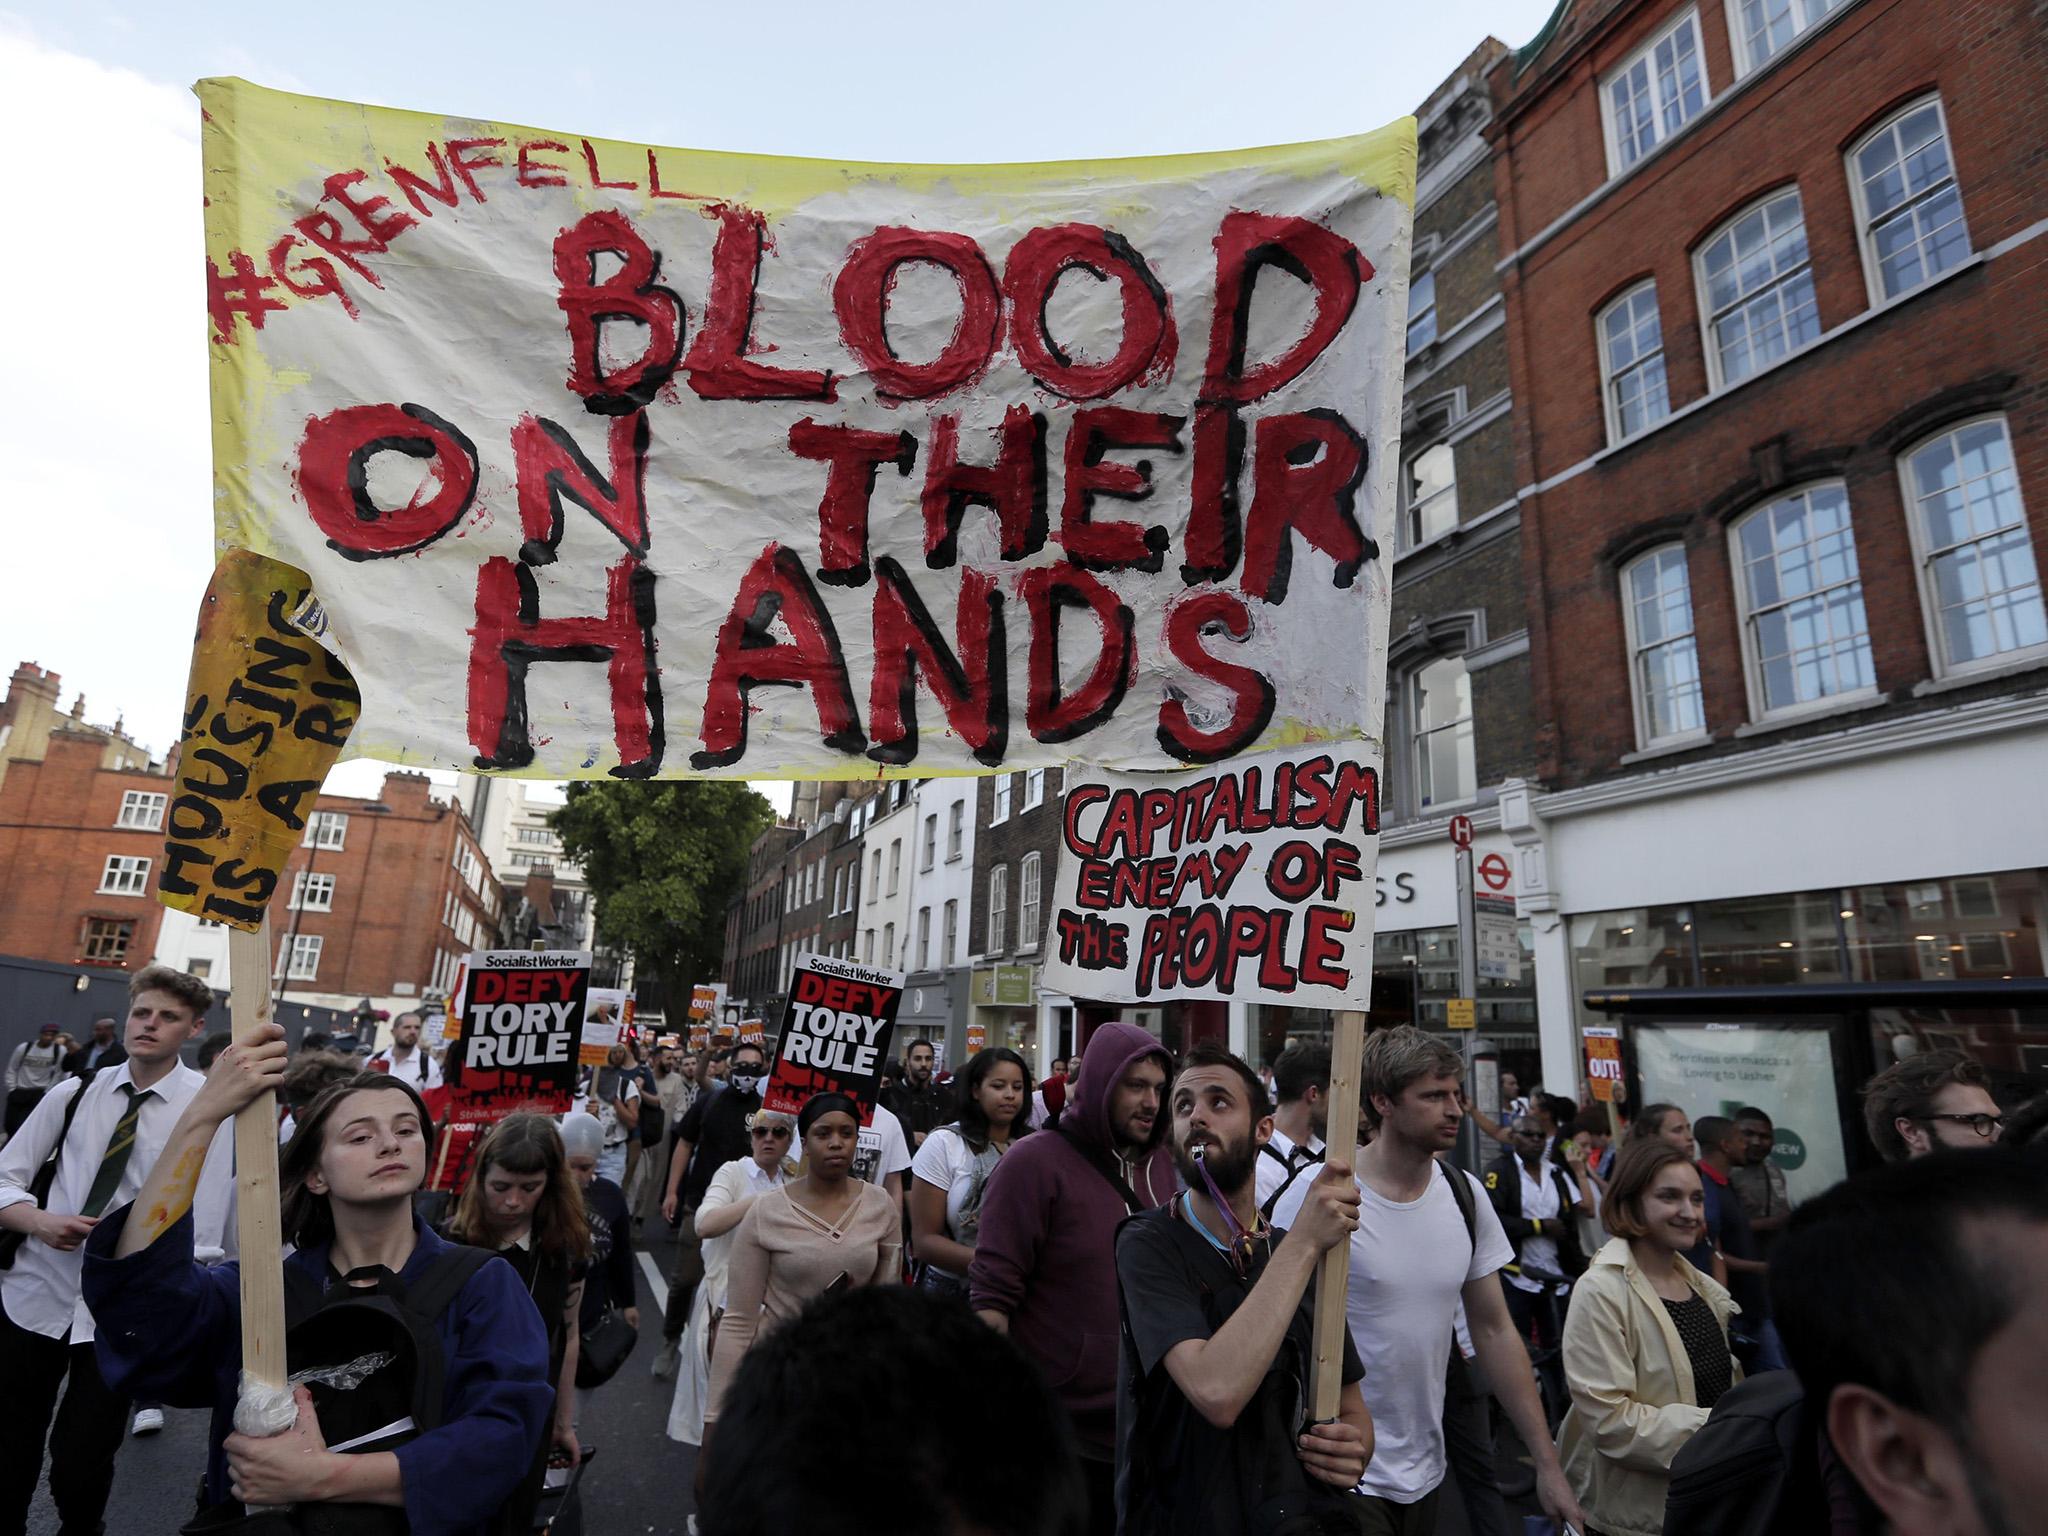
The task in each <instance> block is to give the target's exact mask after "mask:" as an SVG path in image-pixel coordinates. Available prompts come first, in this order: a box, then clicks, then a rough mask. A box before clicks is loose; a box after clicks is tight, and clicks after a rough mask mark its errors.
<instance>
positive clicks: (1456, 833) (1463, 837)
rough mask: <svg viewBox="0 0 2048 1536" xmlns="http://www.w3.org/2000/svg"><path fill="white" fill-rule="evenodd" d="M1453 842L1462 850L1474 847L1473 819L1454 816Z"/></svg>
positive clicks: (1452, 827) (1452, 819)
mask: <svg viewBox="0 0 2048 1536" xmlns="http://www.w3.org/2000/svg"><path fill="white" fill-rule="evenodd" d="M1451 841H1452V842H1453V843H1454V844H1456V845H1457V846H1458V847H1460V848H1470V847H1471V846H1472V818H1471V817H1470V816H1453V817H1452V818H1451Z"/></svg>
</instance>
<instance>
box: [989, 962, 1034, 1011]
mask: <svg viewBox="0 0 2048 1536" xmlns="http://www.w3.org/2000/svg"><path fill="white" fill-rule="evenodd" d="M974 1001H975V1003H976V1004H977V1005H978V1006H980V1007H983V1008H1029V1007H1031V1006H1033V1005H1034V1004H1035V1003H1037V1001H1038V967H1036V966H1033V965H998V966H992V967H990V968H989V969H987V970H982V971H976V972H975V973H974Z"/></svg>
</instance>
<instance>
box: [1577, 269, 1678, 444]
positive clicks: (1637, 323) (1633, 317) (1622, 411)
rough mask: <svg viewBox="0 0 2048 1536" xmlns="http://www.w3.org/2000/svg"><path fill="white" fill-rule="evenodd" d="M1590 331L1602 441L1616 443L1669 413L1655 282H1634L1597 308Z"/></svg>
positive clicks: (1662, 327) (1661, 323)
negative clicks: (1596, 353) (1596, 344)
mask: <svg viewBox="0 0 2048 1536" xmlns="http://www.w3.org/2000/svg"><path fill="white" fill-rule="evenodd" d="M1594 330H1595V332H1596V333H1597V334H1598V336H1599V340H1600V377H1601V380H1602V383H1603V387H1604V391H1605V395H1606V409H1607V440H1608V441H1609V442H1610V443H1618V442H1620V441H1621V440H1622V439H1623V438H1628V437H1634V436H1635V435H1636V434H1637V433H1638V432H1640V431H1642V430H1643V428H1645V427H1648V426H1654V425H1655V424H1656V423H1658V422H1660V421H1662V420H1663V419H1664V418H1665V417H1666V416H1669V415H1670V414H1671V395H1670V392H1669V390H1668V389H1667V388H1666V386H1665V381H1664V325H1663V322H1662V320H1661V319H1660V318H1659V317H1658V314H1657V284H1656V281H1655V280H1654V279H1652V280H1650V281H1648V282H1641V283H1637V284H1636V285H1635V287H1633V288H1631V289H1629V290H1628V292H1626V293H1624V294H1623V295H1622V296H1621V297H1620V298H1618V299H1616V300H1615V301H1614V302H1613V303H1612V304H1609V305H1608V306H1607V307H1606V308H1605V309H1603V310H1601V311H1600V318H1599V319H1598V320H1597V321H1596V322H1595V323H1594Z"/></svg>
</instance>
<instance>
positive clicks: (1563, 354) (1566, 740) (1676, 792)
mask: <svg viewBox="0 0 2048 1536" xmlns="http://www.w3.org/2000/svg"><path fill="white" fill-rule="evenodd" d="M2044 78H2048V22H2044V15H2043V13H2042V12H2041V10H2040V9H2039V8H2038V7H2037V6H2034V5H2032V4H2029V3H2026V0H1955V3H1951V4H1944V5H1936V4H1934V3H1932V0H1725V3H1724V0H1565V3H1563V4H1561V5H1560V6H1559V8H1558V11H1557V13H1556V14H1555V15H1554V16H1553V17H1552V18H1551V21H1550V23H1549V25H1548V26H1547V27H1546V28H1545V30H1544V32H1543V33H1542V34H1541V35H1540V36H1539V37H1538V38H1537V39H1536V40H1535V41H1534V42H1532V43H1531V44H1530V45H1529V46H1527V47H1526V48H1524V49H1522V50H1520V51H1519V52H1518V53H1517V54H1515V55H1514V56H1512V57H1511V58H1510V59H1508V60H1506V61H1504V62H1503V64H1502V65H1501V66H1500V67H1498V68H1497V69H1495V71H1494V72H1493V77H1492V83H1493V92H1494V102H1495V124H1494V127H1493V129H1492V136H1493V141H1494V146H1495V159H1494V171H1495V182H1496V190H1497V197H1498V203H1499V209H1500V214H1499V218H1500V224H1499V231H1500V246H1501V253H1502V257H1501V275H1502V287H1503V293H1504V295H1505V298H1506V303H1507V328H1508V349H1509V363H1510V370H1511V376H1512V381H1513V391H1514V397H1515V413H1514V420H1515V426H1516V441H1517V450H1518V460H1519V462H1518V473H1517V480H1518V483H1519V485H1520V490H1519V492H1518V499H1519V502H1520V506H1521V518H1522V529H1523V533H1522V556H1523V566H1524V574H1525V578H1526V580H1527V583H1528V587H1529V592H1530V605H1529V615H1530V616H1529V624H1530V639H1531V656H1532V661H1533V668H1532V679H1531V686H1532V690H1533V697H1534V701H1535V713H1536V718H1537V720H1538V722H1539V730H1538V738H1537V749H1538V750H1537V756H1538V759H1539V762H1538V767H1537V776H1538V778H1539V779H1540V780H1541V781H1542V783H1543V784H1545V785H1547V786H1548V789H1547V790H1541V789H1537V788H1535V787H1533V786H1529V787H1525V788H1523V789H1522V790H1520V791H1517V792H1514V793H1512V794H1506V795H1504V796H1503V813H1504V823H1505V824H1506V826H1507V829H1508V830H1509V832H1510V833H1511V835H1512V836H1513V837H1514V840H1515V842H1516V843H1517V845H1518V847H1519V849H1520V855H1521V867H1520V877H1521V878H1520V884H1519V894H1520V896H1521V898H1522V905H1523V911H1524V913H1525V915H1534V917H1535V920H1536V926H1537V947H1538V973H1539V974H1538V981H1539V1005H1540V1013H1541V1027H1542V1031H1543V1042H1544V1067H1545V1073H1546V1076H1547V1077H1551V1078H1555V1079H1557V1080H1558V1081H1557V1082H1556V1083H1553V1086H1559V1085H1561V1083H1562V1082H1563V1081H1564V1080H1565V1078H1566V1075H1567V1074H1570V1075H1573V1076H1575V1075H1576V1069H1575V1064H1576V1062H1577V1059H1578V1051H1577V1041H1576V1039H1575V1037H1574V1036H1575V1031H1574V1030H1573V1029H1572V1024H1573V1023H1574V1022H1575V1021H1576V1022H1585V1018H1584V1015H1583V1012H1582V1009H1581V1005H1580V999H1579V994H1580V993H1581V992H1582V991H1583V990H1584V989H1585V988H1586V987H1587V986H1614V985H1629V984H1636V985H1658V986H1682V985H1701V986H1714V985H1730V984H1737V983H1751V984H1766V985H1770V984H1785V985H1798V984H1802V983H1809V982H1820V981H1849V982H1856V981H1896V980H1946V979H1956V978H1968V977H1984V978H1991V979H1996V978H1999V977H2004V976H2012V975H2018V976H2040V975H2042V974H2043V962H2044V952H2043V931H2042V911H2043V906H2044V891H2043V878H2042V870H2043V868H2044V866H2048V810H2044V809H2043V806H2044V800H2048V797H2044V796H2043V795H2042V794H2041V791H2040V779H2041V765H2042V763H2043V762H2048V621H2044V618H2043V604H2042V585H2041V570H2042V567H2043V565H2044V563H2048V371H2044V370H2048V239H2043V238H2042V237H2043V236H2044V235H2048V158H2044V156H2043V155H2042V153H2041V146H2042V144H2043V143H2044V142H2048V106H2044V98H2043V94H2042V91H2041V82H2042V80H2043V79H2044ZM1977 1013H1978V1015H1981V1016H1974V1015H1973V1016H1971V1017H1967V1018H1965V1017H1958V1016H1957V1015H1956V1014H1955V1013H1954V1012H1953V1011H1949V1012H1947V1013H1942V1012H1939V1011H1935V1012H1933V1013H1931V1014H1930V1015H1929V1016H1928V1017H1927V1018H1924V1019H1918V1018H1914V1019H1904V1020H1894V1021H1888V1022H1887V1023H1886V1025H1885V1026H1884V1028H1883V1030H1882V1031H1880V1030H1878V1029H1877V1027H1876V1026H1875V1025H1873V1026H1872V1034H1873V1036H1874V1038H1869V1039H1859V1040H1854V1041H1851V1040H1846V1039H1845V1040H1840V1041H1837V1042H1836V1044H1837V1046H1838V1047H1839V1049H1840V1051H1841V1057H1840V1059H1842V1060H1844V1061H1846V1062H1849V1063H1851V1064H1853V1065H1854V1067H1855V1068H1856V1070H1859V1071H1860V1070H1867V1069H1870V1068H1873V1067H1874V1066H1876V1065H1882V1064H1883V1063H1884V1062H1887V1061H1889V1060H1890V1059H1891V1056H1892V1052H1893V1050H1894V1049H1895V1040H1896V1036H1897V1035H1907V1036H1917V1037H1918V1038H1919V1041H1920V1043H1921V1044H1922V1045H1923V1046H1924V1045H1926V1044H1928V1043H1946V1042H1948V1041H1950V1040H1953V1041H1956V1042H1957V1043H1962V1044H1965V1045H1968V1046H1970V1047H1972V1048H1973V1049H1976V1050H1978V1051H1980V1052H1981V1053H1982V1054H1984V1055H1985V1057H1986V1059H1987V1060H1988V1061H1991V1062H1992V1063H1993V1064H1994V1065H1995V1066H1997V1067H1999V1068H2001V1069H2004V1070H2010V1071H2012V1072H2015V1073H2018V1072H2021V1071H2024V1070H2027V1069H2029V1068H2031V1069H2034V1070H2036V1071H2038V1070H2040V1069H2042V1068H2044V1067H2048V1058H2044V1057H2042V1055H2041V1054H2040V1053H2041V1051H2042V1046H2043V1043H2048V1020H2044V1019H2037V1018H2032V1017H2029V1016H2025V1015H2024V1013H2023V1011H2022V1012H2015V1011H2014V1010H2010V1009H2005V1010H2001V1009H1984V1010H1978V1011H1977ZM2030 1042H2031V1043H2030ZM1673 1091H1674V1092H1676V1088H1675V1087H1674V1089H1673ZM1704 1091H1705V1090H1702V1092H1704ZM1657 1096H1663V1095H1662V1094H1661V1093H1660V1094H1658V1095H1657ZM1696 1096H1697V1095H1696ZM1713 1097H1718V1095H1714V1096H1713ZM1707 1106H1708V1099H1706V1098H1702V1099H1701V1101H1700V1102H1697V1103H1693V1104H1692V1105H1691V1108H1692V1109H1693V1111H1694V1113H1695V1114H1697V1113H1699V1112H1701V1111H1702V1110H1703V1109H1705V1108H1706V1107H1707ZM1816 1113H1817V1112H1816ZM1838 1150H1839V1149H1838Z"/></svg>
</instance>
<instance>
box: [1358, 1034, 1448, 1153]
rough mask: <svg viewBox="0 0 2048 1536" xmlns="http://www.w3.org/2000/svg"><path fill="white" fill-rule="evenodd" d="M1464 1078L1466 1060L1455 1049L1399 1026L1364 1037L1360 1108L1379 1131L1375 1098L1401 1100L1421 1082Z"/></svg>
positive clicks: (1360, 1066)
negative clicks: (1409, 1088)
mask: <svg viewBox="0 0 2048 1536" xmlns="http://www.w3.org/2000/svg"><path fill="white" fill-rule="evenodd" d="M1464 1075H1465V1058H1464V1057H1463V1056H1460V1055H1459V1054H1458V1052H1457V1051H1456V1050H1455V1049H1454V1048H1453V1047H1452V1046H1450V1045H1449V1044H1447V1043H1446V1042H1445V1041H1442V1040H1439V1039H1438V1038H1437V1037H1436V1036H1434V1035H1426V1034H1424V1033H1423V1032H1422V1031H1421V1030H1419V1029H1417V1028H1416V1027H1415V1026H1414V1025H1413V1024H1396V1025H1395V1026H1394V1027H1393V1028H1392V1029H1382V1030H1379V1031H1377V1032H1375V1033H1373V1034H1370V1035H1367V1036H1366V1037H1365V1051H1364V1054H1363V1055H1362V1056H1361V1057H1360V1058H1359V1062H1358V1099H1359V1104H1358V1107H1359V1110H1360V1112H1361V1113H1363V1114H1364V1116H1365V1118H1366V1120H1367V1122H1368V1123H1369V1124H1370V1125H1371V1126H1372V1128H1373V1129H1374V1130H1378V1129H1379V1128H1380V1112H1379V1111H1378V1110H1377V1109H1375V1108H1374V1107H1373V1102H1372V1101H1373V1096H1374V1095H1375V1094H1379V1095H1383V1096H1384V1097H1386V1098H1389V1099H1398V1098H1400V1097H1401V1094H1402V1093H1403V1092H1404V1091H1405V1090H1406V1089H1407V1087H1408V1085H1409V1084H1410V1083H1413V1082H1416V1081H1418V1080H1420V1079H1422V1078H1425V1077H1446V1076H1449V1077H1460V1078H1462V1077H1463V1076H1464Z"/></svg>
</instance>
